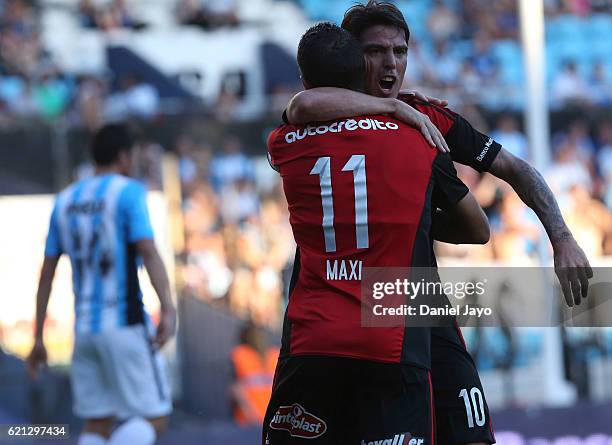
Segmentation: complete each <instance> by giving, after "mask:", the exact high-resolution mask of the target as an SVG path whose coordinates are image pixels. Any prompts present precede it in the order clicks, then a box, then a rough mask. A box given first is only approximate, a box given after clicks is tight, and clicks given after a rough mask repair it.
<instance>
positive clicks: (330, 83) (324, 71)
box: [297, 22, 365, 90]
mask: <svg viewBox="0 0 612 445" xmlns="http://www.w3.org/2000/svg"><path fill="white" fill-rule="evenodd" d="M297 61H298V65H299V66H300V71H301V72H302V77H303V78H304V80H305V81H306V83H308V85H309V86H311V87H338V88H347V89H351V90H363V88H364V81H365V60H364V57H363V51H362V49H361V45H360V44H359V42H358V41H357V39H356V38H355V37H353V36H352V35H351V33H350V32H348V31H346V30H344V29H342V28H340V27H339V26H337V25H334V24H333V23H329V22H322V23H318V24H316V25H314V26H313V27H311V28H310V29H309V30H308V31H306V32H305V33H304V35H303V36H302V38H301V39H300V44H299V45H298V53H297Z"/></svg>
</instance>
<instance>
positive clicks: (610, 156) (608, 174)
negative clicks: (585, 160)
mask: <svg viewBox="0 0 612 445" xmlns="http://www.w3.org/2000/svg"><path fill="white" fill-rule="evenodd" d="M599 143H600V148H599V152H598V154H597V167H598V168H599V173H600V174H601V177H602V179H603V186H602V198H603V200H604V202H605V203H606V205H607V206H608V209H609V210H610V211H612V121H607V122H603V123H602V124H601V125H600V127H599Z"/></svg>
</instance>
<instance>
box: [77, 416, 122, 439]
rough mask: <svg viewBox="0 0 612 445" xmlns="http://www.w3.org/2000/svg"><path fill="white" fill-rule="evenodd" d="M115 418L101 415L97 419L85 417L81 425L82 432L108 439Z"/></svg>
mask: <svg viewBox="0 0 612 445" xmlns="http://www.w3.org/2000/svg"><path fill="white" fill-rule="evenodd" d="M114 423H115V419H114V418H113V417H102V418H99V419H86V420H85V425H84V426H83V432H84V433H93V434H97V435H99V436H102V437H104V438H105V439H108V438H109V437H110V435H111V432H112V429H113V425H114Z"/></svg>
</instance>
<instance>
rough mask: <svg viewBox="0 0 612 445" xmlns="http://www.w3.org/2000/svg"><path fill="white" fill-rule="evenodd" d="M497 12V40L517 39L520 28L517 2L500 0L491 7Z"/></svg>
mask: <svg viewBox="0 0 612 445" xmlns="http://www.w3.org/2000/svg"><path fill="white" fill-rule="evenodd" d="M491 6H492V7H493V10H494V11H495V12H494V13H495V24H496V25H497V26H496V28H497V35H496V37H497V38H500V39H516V38H517V34H518V28H519V20H518V14H517V10H516V8H517V6H516V2H515V0H498V1H496V2H494V3H493V5H491Z"/></svg>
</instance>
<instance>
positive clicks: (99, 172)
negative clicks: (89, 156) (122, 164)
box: [94, 165, 121, 176]
mask: <svg viewBox="0 0 612 445" xmlns="http://www.w3.org/2000/svg"><path fill="white" fill-rule="evenodd" d="M112 173H115V174H118V175H120V174H121V172H120V171H119V168H118V167H117V166H116V165H109V166H104V167H96V170H95V173H94V174H95V175H96V176H104V175H109V174H112Z"/></svg>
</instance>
